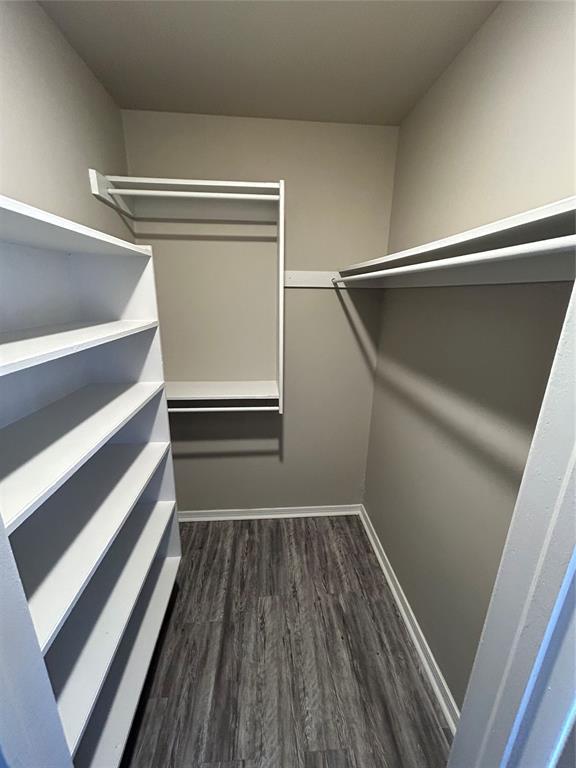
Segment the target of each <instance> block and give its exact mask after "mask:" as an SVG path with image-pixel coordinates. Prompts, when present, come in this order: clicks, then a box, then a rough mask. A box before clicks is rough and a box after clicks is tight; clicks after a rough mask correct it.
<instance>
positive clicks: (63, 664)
mask: <svg viewBox="0 0 576 768" xmlns="http://www.w3.org/2000/svg"><path fill="white" fill-rule="evenodd" d="M173 510H174V502H173V501H159V502H156V503H147V502H142V503H140V504H138V505H137V506H136V508H135V509H134V511H133V513H132V514H131V515H130V517H129V519H128V520H127V521H126V523H125V525H124V528H123V530H122V532H121V534H120V536H118V538H117V539H116V541H115V542H114V544H113V546H112V547H111V548H110V550H109V552H108V554H107V555H106V558H105V559H104V561H103V562H102V564H101V567H100V568H99V569H98V572H97V574H96V575H95V577H94V578H93V579H92V580H91V581H90V584H89V585H88V587H87V588H86V590H85V592H84V594H83V595H82V599H81V600H80V601H79V602H78V604H77V605H76V607H75V608H74V611H73V612H72V613H71V614H70V616H69V617H68V620H67V621H66V623H65V624H64V626H63V627H62V630H61V631H60V633H59V634H58V637H57V638H56V640H55V642H54V643H53V644H52V647H51V648H50V650H49V651H48V653H47V654H46V656H45V659H46V666H47V668H48V673H49V675H50V679H51V681H52V687H53V689H54V693H55V696H56V700H57V703H58V709H59V712H60V717H61V720H62V725H63V727H64V734H65V737H66V741H67V743H68V746H69V748H70V751H71V752H72V753H74V752H75V750H76V748H77V746H78V744H79V742H80V739H81V738H82V734H83V732H84V729H85V727H86V725H87V723H88V720H89V718H90V715H91V713H92V710H93V708H94V706H95V704H96V701H97V699H98V696H99V693H100V690H101V688H102V685H103V684H104V681H105V679H106V675H107V673H108V670H109V669H110V666H111V664H112V663H113V660H114V656H115V654H116V650H117V649H118V646H119V644H120V642H121V640H122V636H123V634H124V630H125V629H126V626H127V624H128V622H129V620H130V617H131V615H132V611H133V609H134V607H135V605H136V602H137V600H138V596H139V595H140V592H141V590H142V587H143V585H144V583H145V581H146V577H147V575H148V572H149V570H150V567H151V566H152V563H153V561H154V558H155V557H156V554H157V552H158V548H159V546H160V543H161V541H162V538H163V536H164V533H165V532H166V529H167V526H168V524H169V522H170V520H171V518H172V515H173Z"/></svg>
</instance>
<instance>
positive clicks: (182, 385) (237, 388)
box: [166, 381, 278, 400]
mask: <svg viewBox="0 0 576 768" xmlns="http://www.w3.org/2000/svg"><path fill="white" fill-rule="evenodd" d="M166 398H167V399H168V400H265V399H272V398H275V399H277V398H278V384H277V383H276V382H275V381H167V382H166Z"/></svg>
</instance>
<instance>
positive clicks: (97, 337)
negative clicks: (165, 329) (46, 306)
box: [0, 320, 158, 375]
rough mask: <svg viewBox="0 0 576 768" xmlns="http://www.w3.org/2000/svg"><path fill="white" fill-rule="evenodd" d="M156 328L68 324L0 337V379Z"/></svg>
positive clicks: (148, 323) (146, 323) (128, 323)
mask: <svg viewBox="0 0 576 768" xmlns="http://www.w3.org/2000/svg"><path fill="white" fill-rule="evenodd" d="M157 325H158V323H157V321H155V320H115V321H113V322H108V323H69V324H65V325H59V326H55V327H46V326H43V327H41V328H32V329H29V330H26V331H19V332H14V333H10V334H1V335H0V375H3V374H7V373H14V372H15V371H19V370H21V369H23V368H28V367H30V366H32V365H38V364H40V363H45V362H48V361H49V360H55V359H57V358H59V357H63V356H64V355H71V354H74V353H75V352H81V351H82V350H84V349H89V348H90V347H95V346H98V345H99V344H106V343H108V342H111V341H116V340H117V339H122V338H124V337H125V336H130V335H132V334H134V333H141V332H142V331H146V330H148V329H150V328H156V327H157Z"/></svg>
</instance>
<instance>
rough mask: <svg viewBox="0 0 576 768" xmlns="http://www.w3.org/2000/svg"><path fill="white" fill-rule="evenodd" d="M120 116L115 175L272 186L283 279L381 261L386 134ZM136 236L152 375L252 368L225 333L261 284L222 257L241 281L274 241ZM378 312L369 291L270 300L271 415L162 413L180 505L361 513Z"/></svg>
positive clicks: (250, 347)
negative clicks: (354, 508) (153, 308)
mask: <svg viewBox="0 0 576 768" xmlns="http://www.w3.org/2000/svg"><path fill="white" fill-rule="evenodd" d="M123 118H124V126H125V136H126V147H127V154H128V166H129V171H130V173H131V174H134V175H144V176H145V175H150V176H175V177H178V176H179V177H185V178H186V177H188V178H194V177H196V178H221V179H222V178H223V179H225V178H230V179H245V180H273V179H279V178H284V179H285V180H286V193H287V201H286V241H287V245H286V268H287V269H311V270H312V269H321V270H322V269H337V268H338V267H339V266H341V265H343V264H346V263H348V262H350V261H354V260H358V259H364V258H375V257H377V256H379V255H381V254H382V253H383V252H384V251H385V248H386V243H387V240H388V223H389V213H390V207H391V198H392V178H393V171H394V159H395V149H396V136H397V129H395V128H387V127H373V126H357V125H341V124H329V123H304V122H298V121H287V120H260V119H251V118H228V117H209V116H202V115H182V114H170V113H160V112H138V111H125V112H123ZM202 226H205V225H202ZM212 232H213V230H212ZM146 240H147V242H151V243H152V245H153V247H154V254H155V269H156V275H157V284H158V296H159V312H160V322H161V329H162V335H163V347H164V350H165V363H166V375H167V378H168V379H170V378H176V379H179V378H187V377H190V378H196V379H204V378H206V379H210V378H214V379H216V380H219V379H223V378H226V373H227V371H226V370H225V367H224V366H225V365H226V364H227V362H228V363H230V361H231V359H232V358H235V359H236V362H235V363H234V365H232V366H231V367H230V372H229V375H232V376H233V378H241V377H242V376H243V375H247V374H248V373H249V371H250V370H258V371H261V370H266V369H265V368H263V367H261V366H263V365H264V364H265V360H264V358H265V357H266V354H267V353H266V349H265V344H263V343H262V341H261V340H260V339H259V338H258V337H257V336H253V334H252V333H249V334H248V333H247V334H244V340H242V339H239V337H238V332H237V328H236V326H237V325H238V324H239V323H240V322H244V321H246V322H248V321H249V320H250V318H248V320H247V319H246V317H245V315H246V310H245V309H243V307H242V305H243V304H244V305H246V306H250V307H253V306H254V305H261V304H262V292H263V290H266V286H265V285H264V284H263V283H262V280H257V279H256V277H255V276H254V277H253V278H252V279H250V280H246V279H244V280H242V279H241V272H242V270H239V269H238V260H239V259H242V260H243V261H242V262H241V263H244V264H246V269H247V270H248V269H253V268H254V267H255V266H257V263H258V262H257V260H258V258H260V256H259V254H260V253H261V252H266V251H265V249H266V247H268V248H269V251H268V253H269V258H270V259H272V260H273V259H274V245H273V244H262V243H257V244H254V245H252V246H251V247H250V245H247V244H246V243H245V242H244V243H234V242H223V243H222V242H218V241H216V242H215V241H214V240H209V239H206V241H203V240H202V237H201V236H200V235H199V234H198V230H196V234H195V235H194V239H186V240H184V241H181V242H178V241H174V240H164V239H154V238H150V237H147V238H146ZM263 249H264V250H263ZM186 260H187V261H186ZM226 260H228V266H229V269H227V268H226ZM215 264H220V265H221V269H222V272H221V278H220V279H219V280H218V279H217V277H216V275H215V273H214V269H215ZM260 269H261V268H260ZM356 293H361V292H359V291H357V292H356ZM206 295H208V296H209V298H210V301H209V302H208V304H207V305H206V303H205V302H204V301H203V297H205V296H206ZM175 296H176V297H177V300H175V299H174V297H175ZM378 302H379V296H378V294H377V293H373V292H371V291H365V292H362V296H361V297H359V298H357V299H356V301H355V302H351V301H350V299H349V298H348V297H347V296H344V297H343V298H342V297H340V298H339V296H338V295H337V294H336V293H335V292H333V291H331V290H307V289H303V290H300V289H289V290H287V291H286V354H285V370H286V380H285V384H286V390H285V415H284V418H283V419H280V418H278V417H277V416H275V415H268V414H260V415H253V416H248V415H246V414H242V415H240V416H231V415H223V414H219V415H214V416H213V415H210V416H202V415H198V414H195V415H184V414H179V415H174V414H173V415H172V421H171V428H172V438H173V448H174V455H175V469H176V481H177V492H178V505H179V508H180V509H182V510H194V509H196V510H198V509H227V508H253V507H273V506H279V507H282V506H306V505H322V504H347V503H357V502H360V501H361V499H362V493H363V482H364V472H365V463H366V451H367V445H368V429H369V420H370V409H371V403H372V392H373V376H372V373H373V362H374V359H375V349H374V344H375V339H376V336H377V331H378V325H379V304H378ZM264 312H265V313H268V315H267V316H268V317H270V315H271V314H272V313H271V312H270V308H269V307H268V308H266V307H264ZM215 327H216V330H217V342H216V341H215V339H216V336H215V335H214V334H213V333H211V330H213V329H214V328H215ZM225 327H228V328H229V329H230V330H229V331H228V335H227V334H226V333H225V331H224V328H225ZM253 327H254V328H255V332H256V331H257V330H258V327H257V324H256V321H254V322H253ZM358 334H359V335H360V336H361V337H362V339H363V343H360V342H359V340H358ZM241 335H242V334H241ZM186 337H187V338H186ZM174 338H178V339H180V341H179V343H178V344H173V343H172V340H173V339H174ZM239 349H240V351H241V354H240V355H239ZM239 357H240V358H241V359H240V360H238V358H239ZM234 372H236V374H235V375H234ZM247 377H248V378H250V377H249V376H247ZM258 377H259V376H258V375H256V376H254V377H253V378H258ZM262 378H264V376H262Z"/></svg>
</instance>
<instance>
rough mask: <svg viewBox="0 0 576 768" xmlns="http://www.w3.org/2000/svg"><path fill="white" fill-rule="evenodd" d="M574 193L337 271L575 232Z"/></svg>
mask: <svg viewBox="0 0 576 768" xmlns="http://www.w3.org/2000/svg"><path fill="white" fill-rule="evenodd" d="M575 210H576V196H572V197H567V198H564V199H563V200H558V201H557V202H554V203H550V204H549V205H543V206H540V207H539V208H533V209H532V210H529V211H525V212H523V213H520V214H516V215H514V216H509V217H507V218H505V219H499V220H498V221H494V222H491V223H490V224H485V225H483V226H481V227H475V228H474V229H469V230H466V231H465V232H459V233H458V234H456V235H451V236H450V237H444V238H442V239H441V240H433V241H431V242H429V243H424V244H423V245H418V246H416V247H415V248H408V249H407V250H404V251H397V252H396V253H390V254H388V255H387V256H382V257H380V258H378V259H370V260H369V261H362V262H359V263H357V264H351V265H350V266H347V267H344V268H343V269H341V270H340V274H341V275H343V276H348V275H353V274H356V273H361V272H363V273H369V272H372V271H375V270H379V269H383V268H386V267H388V266H397V265H399V264H402V263H405V264H408V263H417V262H423V261H428V260H430V259H434V258H448V257H453V256H463V255H466V254H471V253H474V252H478V251H487V250H495V249H497V248H504V247H508V246H511V245H518V244H520V243H529V242H533V241H538V240H547V239H551V238H555V237H558V236H564V235H568V234H573V233H574V211H575Z"/></svg>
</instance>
